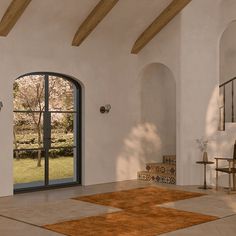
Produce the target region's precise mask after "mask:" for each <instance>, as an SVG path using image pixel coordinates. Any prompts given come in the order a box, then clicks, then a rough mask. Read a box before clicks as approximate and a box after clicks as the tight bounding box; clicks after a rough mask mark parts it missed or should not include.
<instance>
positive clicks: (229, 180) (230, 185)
mask: <svg viewBox="0 0 236 236" xmlns="http://www.w3.org/2000/svg"><path fill="white" fill-rule="evenodd" d="M230 192H231V174H229V193H230Z"/></svg>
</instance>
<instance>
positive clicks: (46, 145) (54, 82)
mask: <svg viewBox="0 0 236 236" xmlns="http://www.w3.org/2000/svg"><path fill="white" fill-rule="evenodd" d="M13 89H14V129H13V131H14V154H13V156H14V160H13V161H14V190H15V191H16V192H17V191H22V190H24V191H25V190H32V189H42V188H51V187H56V186H65V185H74V184H80V183H81V86H80V84H79V83H78V82H77V81H75V80H73V79H72V78H70V77H68V76H65V75H61V74H57V73H44V72H40V73H30V74H26V75H23V76H20V77H19V78H17V79H16V80H15V82H14V88H13Z"/></svg>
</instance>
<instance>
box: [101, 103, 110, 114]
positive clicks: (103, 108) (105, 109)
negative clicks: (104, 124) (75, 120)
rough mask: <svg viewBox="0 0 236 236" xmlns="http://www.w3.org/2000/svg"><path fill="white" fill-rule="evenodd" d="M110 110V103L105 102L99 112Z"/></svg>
mask: <svg viewBox="0 0 236 236" xmlns="http://www.w3.org/2000/svg"><path fill="white" fill-rule="evenodd" d="M110 110H111V105H110V104H107V105H105V106H101V107H100V112H101V113H109V111H110Z"/></svg>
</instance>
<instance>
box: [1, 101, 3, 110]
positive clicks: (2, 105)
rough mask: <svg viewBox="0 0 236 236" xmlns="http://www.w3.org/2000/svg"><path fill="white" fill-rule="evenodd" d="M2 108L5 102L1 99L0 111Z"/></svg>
mask: <svg viewBox="0 0 236 236" xmlns="http://www.w3.org/2000/svg"><path fill="white" fill-rule="evenodd" d="M2 108H3V103H2V101H0V111H1V110H2Z"/></svg>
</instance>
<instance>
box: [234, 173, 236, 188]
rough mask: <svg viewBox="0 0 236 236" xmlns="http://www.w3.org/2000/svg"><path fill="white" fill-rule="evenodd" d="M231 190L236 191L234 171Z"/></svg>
mask: <svg viewBox="0 0 236 236" xmlns="http://www.w3.org/2000/svg"><path fill="white" fill-rule="evenodd" d="M233 191H236V187H235V173H233Z"/></svg>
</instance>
